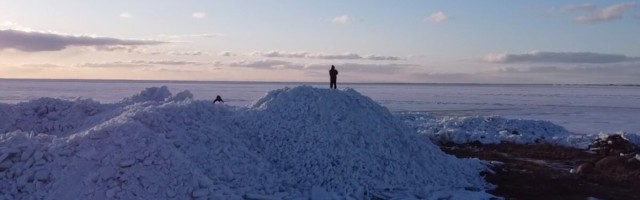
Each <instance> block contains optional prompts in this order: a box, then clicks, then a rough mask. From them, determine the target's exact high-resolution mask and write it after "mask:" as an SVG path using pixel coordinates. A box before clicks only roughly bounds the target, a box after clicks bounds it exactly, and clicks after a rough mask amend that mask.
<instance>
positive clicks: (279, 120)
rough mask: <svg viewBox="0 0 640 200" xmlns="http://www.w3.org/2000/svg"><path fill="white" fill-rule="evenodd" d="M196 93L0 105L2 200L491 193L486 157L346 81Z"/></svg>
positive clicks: (157, 91)
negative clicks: (470, 155)
mask: <svg viewBox="0 0 640 200" xmlns="http://www.w3.org/2000/svg"><path fill="white" fill-rule="evenodd" d="M192 97H193V95H192V94H191V93H189V92H188V91H185V92H181V93H178V94H176V95H171V93H170V92H169V91H168V89H167V88H166V87H158V88H148V89H146V90H144V91H143V92H141V93H140V94H138V95H136V96H133V97H131V98H127V99H124V100H123V101H121V102H119V103H115V104H100V103H98V102H94V101H91V100H78V101H63V100H57V99H46V98H45V99H39V100H35V101H31V102H26V103H21V104H0V114H1V115H2V119H3V120H2V122H0V131H2V132H0V199H3V198H4V199H29V198H34V199H43V198H44V199H190V198H193V199H243V198H244V199H300V198H302V199H308V198H312V199H371V198H406V199H438V198H453V199H488V198H491V195H489V194H487V193H485V192H484V190H486V189H488V188H491V187H492V186H491V185H489V184H488V183H486V182H485V181H484V180H483V179H482V178H481V177H480V175H479V173H480V172H481V171H482V170H485V169H486V166H485V165H484V164H482V163H481V162H480V161H477V160H471V159H457V158H455V157H452V156H449V155H446V154H444V153H443V152H441V151H440V150H439V149H438V148H437V147H436V146H435V145H434V144H433V143H431V142H430V141H429V140H428V139H427V138H425V137H423V136H422V135H419V134H416V133H415V132H413V131H412V130H411V129H408V128H407V127H406V126H405V125H404V124H403V123H402V122H401V121H399V120H398V119H397V118H395V117H394V116H393V115H391V114H390V113H389V111H388V110H387V109H385V108H384V107H381V106H380V105H378V104H376V103H375V102H373V101H372V100H371V99H369V98H368V97H365V96H363V95H361V94H359V93H357V92H356V91H354V90H351V89H348V90H344V91H340V90H328V89H317V88H312V87H309V86H300V87H295V88H285V89H280V90H276V91H272V92H270V93H268V94H266V95H265V96H264V97H263V98H261V99H259V100H257V101H256V103H255V104H254V105H252V106H250V107H233V106H227V105H214V104H211V103H210V102H208V101H195V100H193V99H192ZM43 107H44V108H45V110H44V111H40V110H42V108H43ZM47 109H48V110H47ZM39 113H40V114H39ZM4 119H10V120H4ZM56 124H62V125H70V126H68V127H69V128H64V129H63V128H54V129H52V128H51V127H59V126H56ZM29 125H32V126H29ZM38 127H40V128H38ZM46 127H49V128H46ZM61 127H65V126H61Z"/></svg>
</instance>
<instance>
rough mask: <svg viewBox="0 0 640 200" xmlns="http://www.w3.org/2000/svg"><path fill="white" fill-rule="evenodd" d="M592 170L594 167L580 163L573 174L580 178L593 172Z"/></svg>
mask: <svg viewBox="0 0 640 200" xmlns="http://www.w3.org/2000/svg"><path fill="white" fill-rule="evenodd" d="M593 168H594V166H593V164H591V163H582V164H580V165H578V167H577V168H576V170H575V173H576V174H578V175H580V176H584V175H588V174H591V173H592V172H593Z"/></svg>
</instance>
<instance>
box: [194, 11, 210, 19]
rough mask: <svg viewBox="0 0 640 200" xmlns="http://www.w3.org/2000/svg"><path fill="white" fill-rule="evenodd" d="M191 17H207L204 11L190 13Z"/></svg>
mask: <svg viewBox="0 0 640 200" xmlns="http://www.w3.org/2000/svg"><path fill="white" fill-rule="evenodd" d="M191 17H193V18H195V19H203V18H205V17H207V14H206V13H204V12H193V14H191Z"/></svg>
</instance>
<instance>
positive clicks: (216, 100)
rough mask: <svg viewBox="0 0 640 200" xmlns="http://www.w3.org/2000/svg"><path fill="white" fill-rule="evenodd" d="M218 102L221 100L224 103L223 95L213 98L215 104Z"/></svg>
mask: <svg viewBox="0 0 640 200" xmlns="http://www.w3.org/2000/svg"><path fill="white" fill-rule="evenodd" d="M216 102H220V103H224V101H223V100H222V97H220V95H218V96H216V99H215V100H213V103H214V104H215V103H216Z"/></svg>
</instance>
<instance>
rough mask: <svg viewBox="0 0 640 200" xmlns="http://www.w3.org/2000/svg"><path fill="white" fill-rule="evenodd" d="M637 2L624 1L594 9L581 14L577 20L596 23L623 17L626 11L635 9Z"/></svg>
mask: <svg viewBox="0 0 640 200" xmlns="http://www.w3.org/2000/svg"><path fill="white" fill-rule="evenodd" d="M636 6H637V4H636V3H635V2H630V3H622V4H616V5H612V6H609V7H607V8H603V9H593V10H592V11H590V12H589V13H588V14H587V15H580V16H578V17H576V18H575V21H576V22H579V23H587V24H596V23H603V22H609V21H613V20H618V19H621V18H622V16H623V15H624V13H625V12H626V11H629V10H633V9H635V8H636Z"/></svg>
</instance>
